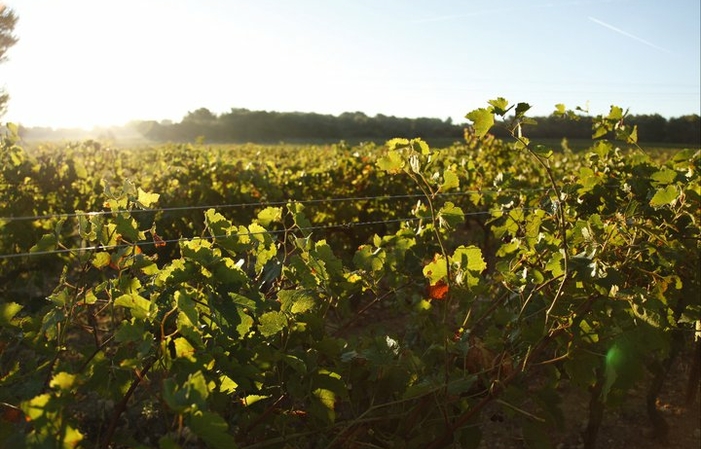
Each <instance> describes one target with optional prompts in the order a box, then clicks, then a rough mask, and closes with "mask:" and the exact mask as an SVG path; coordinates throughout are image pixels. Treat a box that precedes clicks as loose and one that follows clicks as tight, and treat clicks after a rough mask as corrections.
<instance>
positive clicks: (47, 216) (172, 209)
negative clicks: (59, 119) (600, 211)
mask: <svg viewBox="0 0 701 449" xmlns="http://www.w3.org/2000/svg"><path fill="white" fill-rule="evenodd" d="M543 190H548V188H545V187H538V188H529V189H503V190H501V191H502V192H510V191H515V192H537V191H543ZM489 192H497V190H494V189H483V190H467V191H464V192H449V193H439V194H438V195H436V196H441V197H447V196H466V195H473V194H479V193H489ZM424 196H425V195H423V194H421V193H413V194H404V195H376V196H358V197H342V198H319V199H309V200H292V199H288V200H280V201H268V202H255V203H232V204H214V205H204V206H175V207H160V208H153V209H119V210H102V211H92V212H73V213H60V214H45V215H24V216H17V217H13V216H9V217H0V221H4V222H11V221H30V220H31V221H33V220H50V219H55V218H58V219H61V218H75V217H84V216H96V215H110V214H119V213H129V214H138V213H146V212H151V213H154V212H176V211H185V210H203V209H231V208H237V207H270V206H284V205H286V204H290V203H297V204H318V203H327V202H328V203H332V202H344V201H371V200H393V199H409V198H420V197H424ZM108 201H109V200H108Z"/></svg>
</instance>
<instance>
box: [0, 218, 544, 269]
mask: <svg viewBox="0 0 701 449" xmlns="http://www.w3.org/2000/svg"><path fill="white" fill-rule="evenodd" d="M535 209H538V208H536V207H514V208H512V209H491V210H485V211H476V212H466V213H462V214H459V215H461V216H463V217H468V216H478V215H492V214H493V213H495V212H510V211H515V210H521V211H527V210H535ZM456 215H458V214H456ZM418 220H422V218H420V217H405V218H395V219H392V220H376V221H364V222H350V223H341V224H333V225H318V226H307V227H295V228H293V229H291V230H290V229H280V230H273V231H268V230H265V231H255V232H246V233H235V234H227V235H216V236H205V237H190V238H185V237H181V238H177V239H159V240H158V241H155V240H153V241H143V242H137V243H133V244H121V245H95V246H85V247H82V248H64V249H55V250H47V251H34V252H24V253H15V254H0V260H3V259H15V258H19V257H32V256H47V255H54V254H67V253H80V252H84V251H98V250H114V249H122V248H129V247H132V246H134V245H137V246H156V245H162V244H168V243H180V242H187V241H191V240H194V239H202V240H216V239H221V238H229V237H244V236H250V235H266V234H267V235H277V234H282V233H285V232H290V231H292V232H294V231H295V230H297V231H310V232H311V231H319V230H327V229H350V228H355V227H360V226H371V225H379V224H393V223H402V222H412V221H418Z"/></svg>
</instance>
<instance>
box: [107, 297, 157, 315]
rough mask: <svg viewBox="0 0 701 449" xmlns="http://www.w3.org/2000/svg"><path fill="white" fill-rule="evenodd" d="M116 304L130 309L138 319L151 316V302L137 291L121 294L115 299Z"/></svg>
mask: <svg viewBox="0 0 701 449" xmlns="http://www.w3.org/2000/svg"><path fill="white" fill-rule="evenodd" d="M114 305H115V306H121V307H126V308H127V309H130V310H131V314H132V316H134V317H135V318H138V319H145V318H147V317H148V316H149V310H150V309H151V302H150V301H149V300H148V299H146V298H144V297H142V296H140V295H138V294H136V293H128V294H126V295H122V296H120V297H119V298H117V299H115V300H114Z"/></svg>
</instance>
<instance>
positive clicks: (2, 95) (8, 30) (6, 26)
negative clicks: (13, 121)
mask: <svg viewBox="0 0 701 449" xmlns="http://www.w3.org/2000/svg"><path fill="white" fill-rule="evenodd" d="M15 24H17V15H15V12H14V11H13V10H11V9H10V8H7V7H6V6H5V5H3V4H2V3H0V63H3V62H5V61H6V60H7V56H5V53H6V52H7V50H9V49H10V47H12V46H13V45H15V44H16V43H17V37H15V35H14V34H12V32H13V31H14V30H15ZM9 99H10V96H9V95H8V93H7V92H5V90H4V89H3V90H0V116H2V115H4V114H5V111H6V110H7V102H8V101H9Z"/></svg>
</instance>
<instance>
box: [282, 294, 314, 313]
mask: <svg viewBox="0 0 701 449" xmlns="http://www.w3.org/2000/svg"><path fill="white" fill-rule="evenodd" d="M277 298H278V301H280V308H281V309H282V310H283V311H285V312H289V313H291V314H293V315H297V314H300V313H304V312H307V311H309V310H311V309H313V308H314V306H315V305H316V301H315V299H314V297H313V296H312V295H311V293H310V292H309V291H308V290H302V289H297V290H280V291H279V292H278V295H277Z"/></svg>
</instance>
